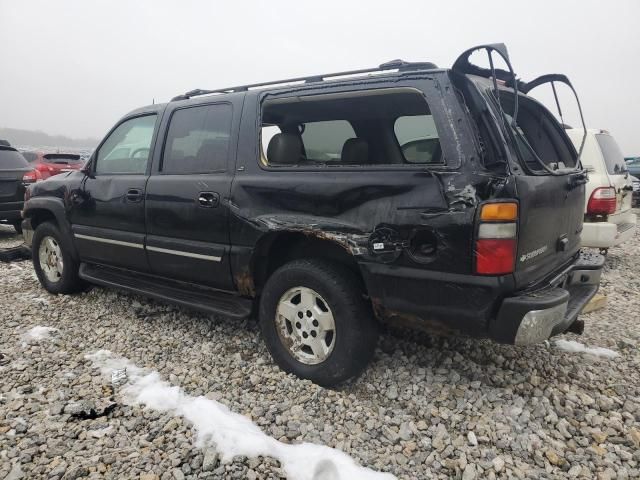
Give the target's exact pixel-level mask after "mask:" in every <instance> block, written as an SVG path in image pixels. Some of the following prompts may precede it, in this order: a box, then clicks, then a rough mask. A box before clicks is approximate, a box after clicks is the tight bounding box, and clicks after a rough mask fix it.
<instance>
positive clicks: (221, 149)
mask: <svg viewBox="0 0 640 480" xmlns="http://www.w3.org/2000/svg"><path fill="white" fill-rule="evenodd" d="M231 113H232V112H231V105H229V104H226V103H221V104H214V105H202V106H198V107H189V108H183V109H180V110H176V112H175V113H174V114H173V115H172V116H171V123H170V124H169V131H168V132H167V140H166V142H165V146H164V154H163V158H162V168H161V170H162V173H166V174H190V173H210V172H216V171H224V170H225V169H226V165H227V156H228V152H229V138H230V136H231V117H232V115H231Z"/></svg>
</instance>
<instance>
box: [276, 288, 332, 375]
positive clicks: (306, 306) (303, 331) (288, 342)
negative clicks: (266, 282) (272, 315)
mask: <svg viewBox="0 0 640 480" xmlns="http://www.w3.org/2000/svg"><path fill="white" fill-rule="evenodd" d="M276 327H277V330H278V335H279V336H280V340H281V341H282V344H283V345H284V346H285V348H286V349H287V350H288V351H289V353H290V354H291V355H292V356H293V357H294V358H295V359H296V360H298V361H299V362H301V363H304V364H306V365H316V364H318V363H321V362H324V361H325V360H326V359H327V357H328V356H329V355H330V354H331V352H332V351H333V347H334V346H335V343H336V324H335V321H334V319H333V314H332V313H331V309H330V308H329V305H328V304H327V302H325V300H324V299H323V298H322V297H321V296H320V295H319V294H318V293H317V292H315V291H314V290H312V289H310V288H307V287H294V288H291V289H289V290H287V291H286V292H285V294H284V295H282V297H281V298H280V301H279V302H278V306H277V309H276Z"/></svg>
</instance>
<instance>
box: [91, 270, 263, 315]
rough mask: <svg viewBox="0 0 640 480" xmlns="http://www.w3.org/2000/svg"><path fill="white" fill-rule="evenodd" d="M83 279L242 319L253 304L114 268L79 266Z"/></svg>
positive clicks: (228, 295) (222, 294)
mask: <svg viewBox="0 0 640 480" xmlns="http://www.w3.org/2000/svg"><path fill="white" fill-rule="evenodd" d="M78 275H79V277H80V278H82V279H83V280H86V281H87V282H89V283H93V284H96V285H101V286H103V287H111V288H118V289H122V290H127V291H129V292H132V293H137V294H139V295H143V296H146V297H151V298H155V299H157V300H163V301H166V302H171V303H175V304H178V305H182V306H185V307H189V308H194V309H196V310H201V311H204V312H209V313H218V314H221V315H226V316H228V317H231V318H237V319H242V318H246V317H248V316H249V314H250V313H251V306H252V301H251V300H250V299H247V298H242V297H239V296H237V295H232V294H229V293H225V292H221V291H219V290H214V289H209V288H203V287H199V286H197V285H194V284H191V283H183V284H181V283H177V282H172V281H170V280H165V279H161V278H157V277H152V276H149V275H144V274H139V273H134V272H130V271H127V270H121V269H117V268H111V267H105V266H100V265H93V264H88V263H82V264H80V271H79V272H78Z"/></svg>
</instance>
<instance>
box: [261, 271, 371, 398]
mask: <svg viewBox="0 0 640 480" xmlns="http://www.w3.org/2000/svg"><path fill="white" fill-rule="evenodd" d="M310 304H311V305H313V306H312V307H310V308H309V309H307V308H306V307H307V306H309V305H310ZM310 312H311V314H309V313H310ZM259 313H260V328H261V330H262V335H263V337H264V340H265V343H266V345H267V348H268V349H269V352H270V353H271V356H272V357H273V359H274V361H275V362H276V363H277V364H278V365H279V366H280V368H282V369H283V370H284V371H286V372H288V373H293V374H295V375H297V376H298V377H300V378H306V379H309V380H311V381H312V382H314V383H317V384H318V385H322V386H325V387H329V386H333V385H336V384H338V383H340V382H343V381H345V380H347V379H349V378H352V377H354V376H356V375H358V374H360V373H361V372H362V370H364V368H365V367H366V366H367V364H368V363H369V361H370V360H371V357H372V356H373V353H374V350H375V347H376V343H377V340H378V323H377V321H376V319H375V318H374V316H373V313H372V311H371V307H370V305H369V304H368V303H367V302H366V301H365V299H364V297H363V291H362V287H361V285H360V282H359V279H358V278H357V277H356V276H355V275H354V274H353V272H351V271H350V270H348V269H347V268H345V267H343V266H341V265H339V264H334V263H330V262H326V261H324V260H316V259H310V260H295V261H292V262H290V263H287V264H286V265H284V266H282V267H280V268H279V269H278V270H276V271H275V272H274V273H273V275H271V277H269V279H268V280H267V283H266V285H265V287H264V289H263V291H262V296H261V298H260V312H259ZM327 313H328V315H327ZM301 314H302V317H299V315H301ZM331 319H333V326H334V328H333V330H331V321H330V320H331ZM294 320H295V321H294ZM298 320H300V322H298ZM318 321H321V322H322V323H319V322H318ZM301 322H304V323H301ZM314 332H315V334H314ZM331 332H332V333H331ZM304 335H306V336H305V337H304V338H303V336H304ZM287 345H289V346H287ZM310 345H313V347H314V348H313V349H312V348H311V346H310Z"/></svg>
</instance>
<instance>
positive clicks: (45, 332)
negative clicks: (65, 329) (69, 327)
mask: <svg viewBox="0 0 640 480" xmlns="http://www.w3.org/2000/svg"><path fill="white" fill-rule="evenodd" d="M57 331H58V329H57V328H53V327H42V326H40V325H38V326H35V327H33V328H32V329H30V330H28V331H27V332H26V333H25V334H24V338H25V339H27V340H44V339H47V338H49V337H51V334H52V333H53V332H57Z"/></svg>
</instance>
